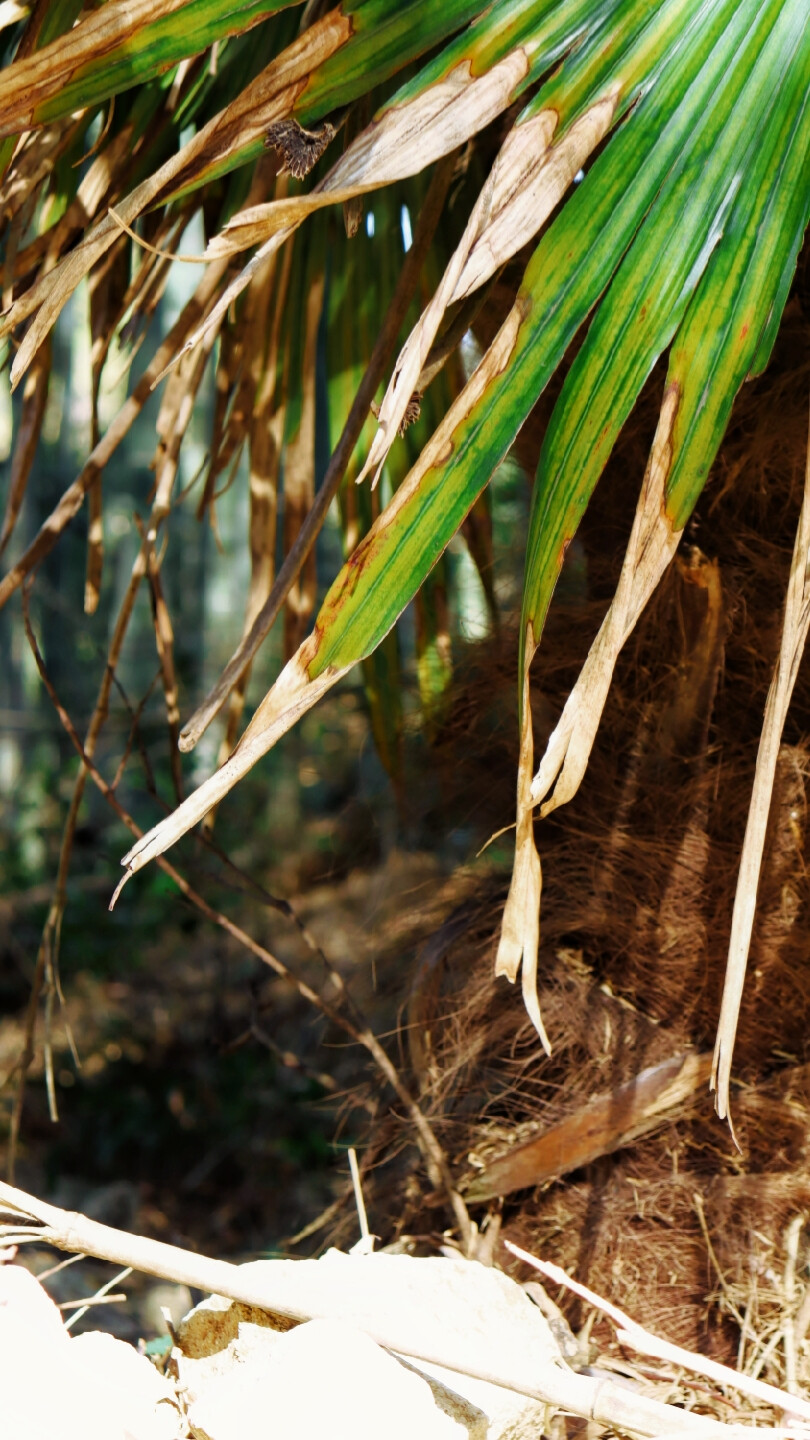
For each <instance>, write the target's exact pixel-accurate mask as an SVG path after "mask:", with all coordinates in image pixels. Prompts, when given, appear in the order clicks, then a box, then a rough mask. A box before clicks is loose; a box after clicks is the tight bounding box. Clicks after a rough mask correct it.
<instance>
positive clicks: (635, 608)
mask: <svg viewBox="0 0 810 1440" xmlns="http://www.w3.org/2000/svg"><path fill="white" fill-rule="evenodd" d="M678 400H679V395H678V392H677V390H676V389H675V387H674V386H673V387H671V388H670V389H669V390H668V391H667V393H666V395H665V396H664V402H663V404H662V406H661V415H660V418H659V421H658V429H657V431H656V435H655V440H654V441H653V447H652V451H651V453H650V459H649V462H648V465H647V472H646V474H645V476H644V483H643V485H642V488H641V495H640V497H639V502H638V507H637V509H636V514H635V518H634V520H633V528H632V531H631V534H630V540H629V543H628V546H627V553H626V554H625V557H624V563H623V565H622V570H621V575H620V576H619V583H618V585H617V587H616V594H615V595H614V597H613V600H612V601H611V604H610V608H609V610H608V612H607V615H606V616H605V618H604V620H603V621H602V624H601V626H600V628H599V633H598V635H597V637H596V639H595V640H594V642H593V645H592V646H591V649H590V651H589V653H588V658H587V660H586V661H585V664H584V665H583V667H582V671H581V673H580V675H579V678H578V680H577V682H576V684H575V686H574V688H573V690H572V691H571V694H570V695H569V697H568V699H567V701H566V703H565V708H564V709H563V712H562V715H561V716H560V719H559V720H558V722H557V725H556V726H555V728H554V730H553V732H552V734H551V736H550V737H549V741H548V744H547V746H546V751H545V754H544V756H543V759H542V761H541V763H540V768H539V770H538V772H537V774H536V776H535V778H534V780H533V781H532V785H531V803H532V805H539V804H540V803H541V801H543V800H545V797H546V796H547V795H548V792H549V790H551V787H552V785H555V782H556V785H555V789H554V793H553V795H552V796H551V798H550V799H548V800H545V804H544V805H543V808H542V810H541V812H540V813H541V815H548V814H549V813H550V811H552V810H556V808H557V806H558V805H565V804H567V803H568V801H569V800H571V799H572V798H573V797H574V795H576V792H577V790H578V789H579V787H580V785H581V783H582V779H583V776H584V774H585V771H586V769H587V765H588V760H589V758H590V754H591V749H592V748H593V742H594V740H595V738H596V732H597V730H598V729H599V722H600V720H601V718H602V711H603V710H604V708H605V701H606V700H607V696H608V691H609V690H610V686H611V682H612V680H613V671H614V669H615V667H616V661H617V660H618V658H619V654H620V653H621V650H622V648H623V646H624V644H625V641H626V640H627V638H628V636H629V635H630V634H631V633H632V631H633V629H634V628H635V625H636V622H637V620H638V618H639V615H640V614H641V612H642V610H643V609H644V608H645V606H646V604H647V601H648V600H649V598H650V596H651V595H652V593H653V591H654V590H655V588H656V586H657V585H658V582H659V581H660V579H661V576H662V575H663V574H664V571H665V570H666V568H667V566H668V565H669V562H670V560H671V559H672V557H673V555H674V554H675V551H676V549H677V547H678V542H679V541H680V538H681V534H682V532H681V531H680V530H675V529H673V526H672V522H671V520H670V518H669V516H668V515H667V511H666V506H665V498H666V486H667V480H668V478H669V472H670V467H671V464H672V430H673V426H674V424H675V418H676V415H677V412H678Z"/></svg>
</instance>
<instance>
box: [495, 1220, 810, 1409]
mask: <svg viewBox="0 0 810 1440" xmlns="http://www.w3.org/2000/svg"><path fill="white" fill-rule="evenodd" d="M504 1245H505V1246H506V1248H507V1250H508V1251H509V1252H510V1254H511V1255H514V1256H515V1257H516V1259H518V1260H522V1261H523V1262H524V1264H525V1265H531V1266H532V1267H533V1269H535V1270H539V1271H540V1274H541V1275H545V1276H547V1277H548V1279H549V1280H553V1282H554V1284H555V1285H564V1286H565V1287H566V1289H567V1290H571V1291H573V1293H574V1294H575V1295H579V1297H580V1299H582V1300H586V1301H587V1302H588V1304H589V1305H593V1306H594V1307H595V1309H597V1310H601V1311H602V1314H603V1315H607V1316H608V1318H609V1319H610V1320H612V1321H613V1323H614V1325H616V1326H617V1339H618V1340H619V1343H620V1344H622V1345H629V1346H630V1347H631V1348H632V1349H633V1350H637V1351H638V1352H639V1353H640V1354H642V1355H652V1356H654V1357H655V1358H656V1359H658V1360H668V1361H670V1362H671V1363H672V1364H673V1365H681V1366H683V1368H684V1369H685V1370H691V1371H693V1372H694V1373H695V1374H698V1375H704V1376H705V1377H706V1378H707V1379H708V1380H714V1381H716V1382H717V1384H718V1385H730V1386H733V1387H734V1389H736V1390H739V1391H741V1392H742V1394H744V1395H750V1396H751V1398H752V1399H754V1400H759V1401H761V1402H762V1403H763V1404H764V1405H771V1406H773V1408H774V1409H776V1410H782V1411H784V1412H786V1413H787V1414H790V1415H796V1416H801V1418H802V1419H803V1420H805V1421H808V1420H810V1401H807V1400H802V1399H800V1398H799V1397H798V1396H795V1395H789V1394H788V1393H787V1391H786V1390H780V1389H779V1388H778V1387H777V1386H776V1385H766V1384H765V1382H764V1381H762V1380H752V1378H751V1376H750V1375H741V1374H740V1373H739V1371H737V1370H732V1369H731V1367H730V1366H728V1365H721V1364H720V1362H719V1361H718V1360H709V1359H708V1358H707V1356H705V1355H697V1354H695V1352H694V1351H693V1350H684V1349H683V1347H682V1346H681V1345H673V1344H671V1343H670V1341H669V1340H661V1339H660V1338H659V1337H658V1336H657V1335H653V1334H652V1333H651V1331H649V1330H645V1329H644V1327H643V1326H642V1325H639V1324H638V1322H637V1321H636V1320H632V1319H631V1318H630V1316H629V1315H626V1314H625V1312H624V1310H620V1309H619V1307H618V1305H613V1304H611V1302H610V1301H609V1300H603V1299H602V1297H601V1295H597V1294H595V1293H594V1291H593V1290H589V1289H588V1287H587V1285H580V1283H579V1281H577V1280H572V1279H571V1277H570V1275H568V1274H566V1272H565V1270H563V1269H561V1267H560V1266H559V1265H552V1264H551V1263H550V1262H549V1261H547V1260H538V1258H537V1256H536V1255H530V1254H529V1252H528V1251H527V1250H521V1249H520V1247H519V1246H518V1245H513V1244H512V1242H511V1240H505V1241H504Z"/></svg>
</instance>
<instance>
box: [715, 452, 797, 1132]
mask: <svg viewBox="0 0 810 1440" xmlns="http://www.w3.org/2000/svg"><path fill="white" fill-rule="evenodd" d="M808 629H810V431H809V432H808V446H807V464H806V471H805V484H804V494H803V497H802V508H801V513H800V515H799V524H798V528H797V531H796V541H795V544H794V547H793V558H792V560H791V564H790V579H789V580H788V588H787V595H786V598H785V616H784V622H783V625H782V640H781V644H780V647H779V658H778V660H777V662H776V669H775V671H774V676H773V680H772V681H771V688H770V690H769V691H768V699H767V703H766V705H765V719H764V721H763V725H762V737H761V739H760V743H759V751H758V754H757V767H756V773H755V776H754V786H753V790H752V792H751V804H750V807H749V811H748V823H747V825H746V828H745V839H744V841H743V849H742V855H741V857H740V869H739V875H738V878H737V893H736V895H735V897H734V914H733V917H732V922H731V937H730V940H729V948H728V964H727V967H726V978H725V984H724V986H723V1003H722V1006H721V1010H720V1019H719V1021H718V1025H717V1040H716V1043H715V1050H714V1065H713V1068H712V1089H713V1090H714V1091H715V1092H716V1105H717V1113H718V1115H719V1116H720V1118H721V1119H726V1118H727V1119H728V1121H729V1124H730V1125H731V1116H730V1111H729V1105H730V1091H729V1087H730V1082H731V1060H732V1056H733V1053H734V1039H735V1035H736V1033H737V1019H738V1016H739V1013H740V1001H741V998H742V990H743V984H744V981H745V970H746V965H747V963H748V951H749V948H750V945H751V933H752V930H753V927H754V917H755V914H756V906H757V890H758V886H759V876H760V870H761V867H762V856H763V853H764V849H765V836H766V832H767V829H768V816H769V814H770V809H771V797H772V795H773V788H774V781H775V778H776V767H777V762H778V759H779V749H780V746H781V743H782V732H783V730H784V727H785V719H786V717H787V713H788V708H789V706H790V699H791V696H792V694H793V687H794V685H795V683H796V676H797V674H798V670H799V665H800V663H801V658H802V655H803V653H804V647H805V642H806V640H807V632H808ZM733 1133H734V1130H733V1126H732V1134H733Z"/></svg>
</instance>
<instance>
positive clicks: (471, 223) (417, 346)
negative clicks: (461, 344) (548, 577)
mask: <svg viewBox="0 0 810 1440" xmlns="http://www.w3.org/2000/svg"><path fill="white" fill-rule="evenodd" d="M615 108H616V97H615V95H614V96H608V97H606V98H605V99H603V100H602V101H600V103H599V104H598V105H596V106H594V108H593V110H591V111H589V112H588V113H587V114H586V115H584V116H583V117H582V118H581V119H580V120H577V121H575V123H574V124H573V125H572V126H571V127H570V129H569V130H568V131H567V132H566V134H565V135H564V136H563V138H562V139H561V140H560V141H559V142H558V143H557V144H554V143H553V142H554V133H555V129H556V127H557V124H558V116H557V115H556V113H555V112H554V111H541V112H540V114H539V115H533V116H531V117H530V118H528V119H525V120H523V121H522V122H521V123H519V124H518V125H516V126H515V128H514V129H513V130H511V131H510V133H509V135H508V136H507V138H506V140H505V141H504V144H503V146H502V148H501V150H500V153H499V154H498V156H497V158H496V160H495V163H494V165H493V167H492V170H491V172H490V175H489V178H488V179H487V181H486V184H485V185H484V187H483V189H482V191H481V194H480V196H479V197H478V200H477V201H476V204H475V206H474V208H473V211H472V214H471V215H470V218H469V220H468V222H467V226H466V228H465V231H464V234H463V236H462V238H461V240H460V242H459V244H458V246H457V248H456V250H455V252H454V254H453V256H452V259H451V260H450V263H449V265H448V266H447V269H446V270H445V273H444V275H443V277H442V280H441V283H440V285H439V288H438V289H437V291H436V293H435V295H434V296H433V299H432V300H431V302H430V304H429V305H428V307H427V309H426V310H425V311H424V313H423V315H422V316H421V318H420V320H419V321H418V323H417V325H416V326H415V327H414V329H413V331H412V332H411V334H410V335H409V337H408V339H407V341H406V343H405V345H404V347H403V349H402V350H401V351H400V355H399V358H398V360H397V363H396V365H395V367H394V373H393V375H392V377H391V380H390V381H389V384H388V389H387V390H386V392H385V396H384V399H383V402H382V404H381V406H380V409H379V412H378V414H377V420H378V423H379V426H380V429H379V431H378V433H377V435H376V436H375V439H374V443H373V444H372V447H371V449H370V451H369V454H368V457H367V459H366V463H365V465H364V467H363V469H362V471H361V473H360V475H359V476H358V484H359V483H360V481H362V480H363V479H365V477H366V476H367V475H370V474H373V477H374V478H373V481H372V483H373V484H376V483H377V480H378V479H379V476H380V472H381V470H382V467H383V465H384V463H385V457H386V456H387V454H388V451H389V450H390V448H391V445H392V444H393V442H394V439H395V438H396V436H397V435H398V434H401V433H402V428H403V424H404V425H407V424H408V423H409V422H408V419H407V416H408V413H409V411H410V410H411V408H412V406H413V399H414V397H415V394H416V392H417V391H418V387H419V383H420V375H421V374H422V371H423V369H424V367H425V365H426V363H427V362H428V358H429V356H430V351H431V347H432V345H433V343H434V341H435V339H436V335H437V333H438V331H439V327H440V325H441V323H442V320H443V318H444V315H445V312H446V311H447V309H448V307H449V306H450V305H453V304H455V303H456V302H458V301H462V300H464V299H466V298H467V297H468V296H470V295H471V294H473V293H474V291H476V290H477V289H479V288H480V287H481V286H482V285H484V284H485V283H486V282H487V281H488V280H490V279H491V278H492V276H493V275H494V274H495V273H496V272H497V271H498V270H499V269H500V267H501V266H502V265H503V264H505V262H506V261H507V260H509V259H510V258H511V257H512V256H513V255H516V254H517V252H518V250H520V249H521V247H522V246H523V245H525V244H526V243H527V241H529V240H530V239H531V238H532V236H533V235H536V234H537V232H538V231H539V230H540V229H541V227H542V226H543V224H544V223H545V221H546V220H547V219H548V217H549V215H550V214H551V212H552V210H553V209H554V207H555V205H557V204H558V202H559V201H560V199H561V198H562V196H563V195H564V194H565V192H566V190H567V189H568V187H569V185H570V183H571V181H572V179H573V177H574V175H576V173H577V171H578V170H580V169H581V168H582V166H583V165H584V164H585V161H586V160H587V158H588V156H589V155H590V154H591V153H592V152H593V150H594V149H595V148H596V146H597V145H598V144H599V142H600V141H601V140H602V139H604V136H605V135H606V134H607V132H608V130H609V129H610V126H611V123H612V121H613V116H614V112H615Z"/></svg>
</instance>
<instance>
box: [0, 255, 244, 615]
mask: <svg viewBox="0 0 810 1440" xmlns="http://www.w3.org/2000/svg"><path fill="white" fill-rule="evenodd" d="M226 270H227V262H226V261H220V262H217V263H215V264H212V265H209V267H208V269H207V270H206V272H205V275H204V276H203V278H202V280H201V281H200V283H199V285H198V286H197V289H196V290H195V291H194V294H193V295H192V297H191V299H190V300H189V302H188V304H187V305H186V306H185V307H184V309H183V310H182V312H181V314H180V316H179V317H178V319H177V320H176V321H175V323H174V325H173V326H172V328H171V330H170V331H169V333H168V335H167V336H166V338H165V340H164V341H163V342H162V344H161V345H160V346H159V347H158V349H157V351H156V352H155V355H154V358H153V359H152V361H151V363H150V364H149V365H148V366H147V368H146V370H145V371H144V373H143V375H142V376H141V378H140V380H139V381H138V383H137V385H136V386H135V388H134V390H133V391H132V394H131V395H130V396H129V398H128V399H127V400H126V401H125V402H124V404H123V405H122V406H121V409H120V410H119V411H118V414H117V415H116V417H115V419H114V420H113V422H112V424H111V425H110V426H109V428H108V429H107V430H106V432H105V434H104V435H103V436H102V438H101V440H100V441H99V443H98V445H96V446H95V448H94V449H93V451H92V452H91V454H90V456H89V458H88V459H87V460H86V461H85V464H84V465H83V467H82V469H81V471H80V472H79V474H78V475H77V477H76V479H75V480H74V481H73V484H72V485H69V486H68V488H67V490H66V491H65V493H64V494H63V496H62V498H61V499H60V500H59V502H58V504H57V505H56V507H55V508H54V509H53V510H52V512H51V514H50V515H49V516H48V519H47V520H46V521H45V523H44V524H43V525H42V526H41V527H40V530H39V532H38V534H37V535H36V536H35V537H34V539H33V540H32V542H31V544H30V545H29V546H28V549H27V550H26V551H25V554H24V555H22V556H21V557H20V559H19V560H18V561H17V563H16V564H15V565H13V566H12V568H11V569H10V570H9V571H8V573H7V574H6V575H4V576H3V579H2V580H0V608H2V606H3V605H5V603H6V601H7V600H8V599H9V598H10V596H11V595H13V594H14V591H15V590H17V589H19V587H20V585H21V584H22V582H23V580H24V579H25V578H26V576H27V575H29V574H30V572H31V571H32V570H33V569H34V568H35V567H36V566H37V565H39V564H40V562H41V561H42V560H44V558H45V556H46V555H48V554H50V552H51V550H52V549H53V547H54V545H55V544H56V542H57V540H58V539H59V537H60V535H61V534H62V531H63V530H64V529H65V527H66V526H67V525H68V524H69V523H70V521H71V520H72V519H73V517H74V515H76V514H77V513H78V511H79V510H80V509H81V506H82V503H83V501H84V497H85V494H86V493H87V491H88V490H89V489H90V487H91V485H92V484H93V481H94V480H95V478H96V476H97V475H98V474H99V472H100V471H101V470H103V469H104V466H105V465H106V464H107V463H108V461H109V460H110V458H111V456H112V455H113V454H114V452H115V450H116V449H117V447H118V446H119V445H120V443H121V441H122V440H123V439H124V436H125V435H126V434H127V433H128V431H129V429H130V427H131V426H132V424H133V422H134V421H135V420H136V418H137V417H138V415H139V414H140V412H141V410H142V409H143V407H144V405H145V404H146V402H147V400H148V399H149V396H150V395H151V393H152V386H153V383H154V381H155V378H156V376H157V375H158V374H159V373H160V371H161V369H162V368H163V367H164V366H165V364H166V361H167V360H168V359H170V358H171V357H172V356H173V355H174V354H175V352H176V351H177V349H178V347H179V346H180V345H181V344H182V342H183V340H184V339H185V337H186V335H188V333H189V331H190V330H191V329H192V327H193V326H194V325H195V324H196V323H197V321H198V320H199V319H200V316H201V315H203V314H204V313H205V311H206V310H207V309H208V307H209V305H210V304H211V301H212V300H213V298H214V295H215V294H216V291H217V289H218V288H219V284H220V281H221V280H222V277H223V276H224V274H225V271H226Z"/></svg>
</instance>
